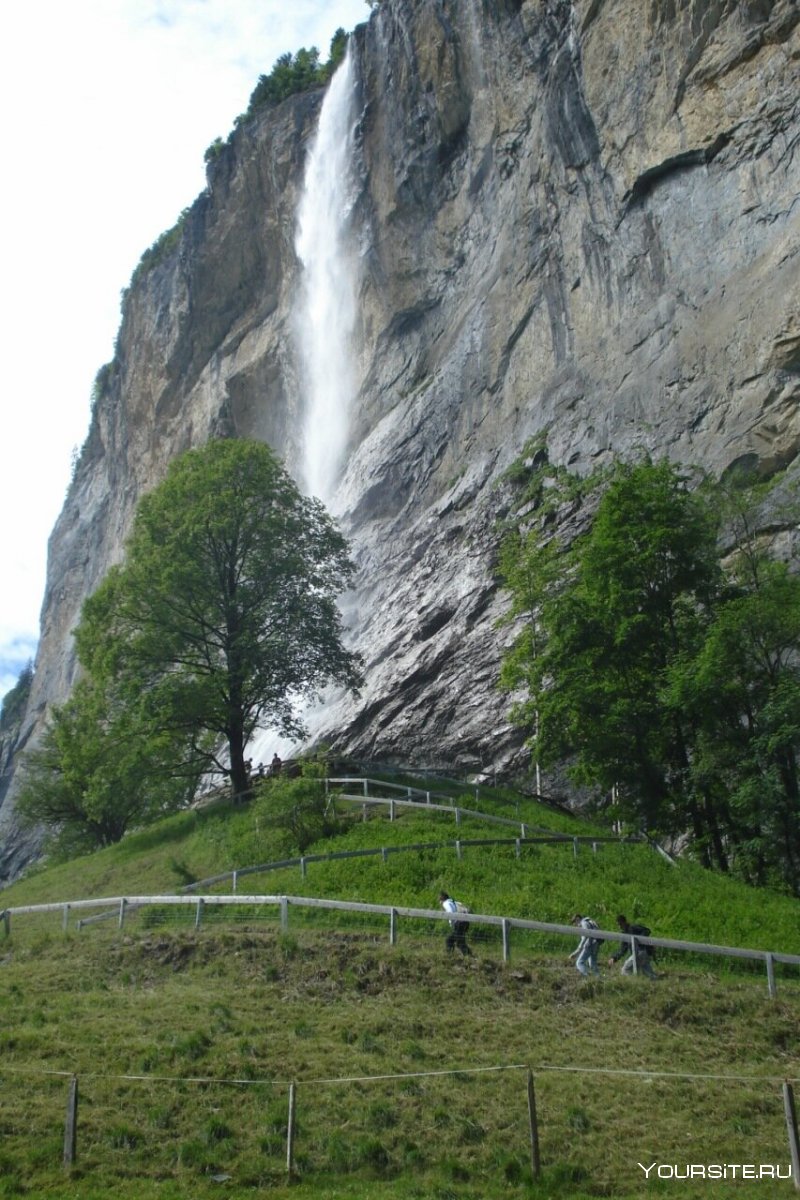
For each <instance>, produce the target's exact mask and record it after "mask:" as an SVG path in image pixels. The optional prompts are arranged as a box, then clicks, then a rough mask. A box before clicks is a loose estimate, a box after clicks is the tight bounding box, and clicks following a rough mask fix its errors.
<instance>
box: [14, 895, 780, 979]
mask: <svg viewBox="0 0 800 1200" xmlns="http://www.w3.org/2000/svg"><path fill="white" fill-rule="evenodd" d="M230 905H233V906H239V907H250V908H255V907H262V906H273V907H278V908H279V909H280V920H281V928H282V929H284V930H287V929H288V927H289V909H290V908H291V907H294V908H310V909H324V910H328V911H334V912H352V913H362V914H369V915H371V916H379V917H386V918H388V921H389V941H390V943H391V945H395V944H396V943H397V938H398V926H399V922H400V919H401V918H407V919H412V920H425V921H450V920H452V914H451V913H445V912H442V911H440V910H439V909H430V908H407V907H404V906H400V905H398V906H392V905H386V904H361V903H357V902H356V901H352V900H326V899H322V898H320V897H317V896H263V895H255V896H243V895H231V896H226V895H214V894H207V895H203V896H184V895H175V894H170V895H166V896H115V897H111V898H109V897H102V898H97V899H91V900H71V901H68V902H57V903H50V904H28V905H22V906H20V907H16V908H7V909H5V910H4V911H3V912H2V913H0V920H2V922H3V925H4V927H5V932H6V935H9V934H10V932H11V920H12V917H16V916H23V915H25V914H31V913H49V912H52V913H58V914H60V915H61V918H62V927H63V928H64V930H66V929H67V928H68V923H69V917H70V914H71V913H73V912H83V911H87V910H91V909H93V908H109V907H112V906H113V907H114V909H115V911H116V914H117V921H118V925H119V928H120V929H121V928H122V927H123V925H124V922H125V916H126V913H127V911H128V910H129V909H133V908H137V909H139V908H145V907H172V906H179V907H186V906H189V907H193V908H194V911H195V926H196V927H197V928H199V927H200V925H201V924H202V921H203V914H204V910H205V909H206V907H209V906H222V907H224V906H230ZM458 919H459V921H466V922H468V923H469V924H470V925H478V926H481V925H482V926H488V927H490V928H496V929H499V930H500V931H501V935H502V943H503V961H504V962H508V960H509V958H510V954H511V931H512V930H513V929H519V930H528V931H533V932H536V933H544V934H550V935H554V936H558V937H563V936H570V937H573V938H574V937H576V935H577V931H576V929H575V927H574V926H572V925H556V924H553V923H551V922H547V921H529V920H525V919H524V918H522V917H500V916H495V915H493V914H489V913H459V917H458ZM80 927H81V921H80V920H79V922H78V928H80ZM592 937H593V938H597V939H598V940H600V941H614V942H620V943H621V942H626V943H627V944H628V945H630V947H631V953H632V954H633V959H634V971H635V969H636V951H637V948H638V947H640V946H652V947H656V948H660V949H663V950H677V951H682V952H686V953H689V954H713V955H718V956H720V957H722V958H734V959H747V960H750V961H753V962H762V963H764V966H765V968H766V973H767V987H768V990H769V994H770V996H771V997H774V996H775V995H776V994H777V987H776V982H775V964H776V963H784V964H787V965H789V966H800V954H784V953H781V952H780V951H775V950H752V949H745V948H743V947H738V946H716V945H712V944H709V943H704V942H683V941H676V940H674V939H672V938H657V937H638V936H636V935H634V934H626V933H621V932H620V931H619V930H617V931H615V932H611V931H609V930H602V929H596V930H595V929H593V930H592Z"/></svg>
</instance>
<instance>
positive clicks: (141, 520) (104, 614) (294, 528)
mask: <svg viewBox="0 0 800 1200" xmlns="http://www.w3.org/2000/svg"><path fill="white" fill-rule="evenodd" d="M351 573H352V564H351V563H350V559H349V557H348V552H347V545H346V542H345V540H344V538H343V537H342V535H341V534H340V533H339V531H338V530H337V528H336V526H335V525H334V523H333V521H332V520H331V518H330V517H329V515H328V514H327V513H326V511H325V509H324V507H323V506H322V504H321V503H320V502H319V501H318V500H314V499H307V498H306V497H304V496H302V495H301V494H300V492H299V491H298V489H297V487H296V486H295V484H294V483H293V482H292V480H291V478H290V476H289V475H288V474H287V472H286V470H285V469H284V467H283V466H282V464H281V463H280V462H279V461H278V459H277V458H276V457H275V455H274V454H273V453H272V451H271V450H270V449H269V448H268V447H267V446H265V445H263V444H261V443H257V442H248V441H237V440H222V441H212V442H210V443H209V444H208V445H206V446H204V447H203V448H202V449H198V450H191V451H189V452H188V453H186V454H184V455H182V456H181V457H180V458H178V459H176V460H174V461H173V463H172V464H171V466H170V468H169V470H168V472H167V476H166V478H165V479H164V481H163V482H162V483H161V484H160V485H159V486H158V487H156V488H155V489H154V490H153V491H152V492H150V493H149V494H148V495H146V496H145V497H143V499H142V500H141V502H140V504H139V507H138V509H137V512H136V516H135V518H134V523H133V528H132V531H131V535H130V537H129V539H128V542H127V545H126V554H125V558H124V561H123V562H122V564H120V565H118V566H116V567H113V568H112V569H111V570H110V571H109V573H108V575H107V576H106V578H105V579H104V580H103V582H102V583H101V585H100V587H99V588H98V589H97V591H96V592H95V593H94V594H93V595H92V596H91V597H89V599H88V600H87V601H86V602H85V604H84V607H83V610H82V614H81V620H80V623H79V626H78V628H77V630H76V631H75V638H76V645H77V650H78V657H79V661H80V664H81V667H82V668H83V677H82V679H81V681H80V682H79V684H78V685H77V687H76V688H75V689H74V691H73V694H72V696H71V697H70V698H69V700H68V701H67V703H66V704H64V705H62V706H61V707H58V708H56V709H55V710H54V711H53V712H52V713H51V716H50V722H49V725H48V727H47V730H46V732H45V734H44V737H43V738H42V740H41V742H40V744H39V746H38V748H37V749H34V750H31V751H30V752H29V753H28V754H27V755H26V760H27V771H26V784H25V787H24V792H23V796H22V799H21V809H22V811H23V813H24V814H26V815H27V817H28V818H29V819H30V820H31V821H36V822H44V823H45V824H48V825H50V826H52V827H55V828H56V829H60V830H61V832H62V837H61V841H62V843H64V844H65V845H66V846H67V848H68V849H69V848H76V847H79V846H80V847H83V846H86V845H106V844H108V843H109V842H113V841H117V840H118V839H119V838H120V837H122V835H123V834H124V833H125V832H126V830H127V829H129V828H130V827H131V826H132V825H134V824H141V823H145V822H147V821H148V820H152V819H154V818H155V817H156V816H159V815H162V814H163V813H165V812H168V811H170V810H173V809H175V808H176V807H178V806H180V805H181V804H183V803H185V802H186V800H187V798H188V797H189V796H190V795H191V794H192V792H193V790H194V789H195V787H196V784H197V782H198V780H199V777H200V775H201V774H202V773H206V772H220V773H222V774H223V775H225V776H227V777H228V778H229V779H230V781H231V784H232V787H233V790H234V793H235V794H237V795H242V794H244V793H246V792H247V791H248V789H249V777H248V769H247V764H246V760H245V752H246V749H247V744H248V741H249V740H250V739H251V737H252V736H253V734H254V733H255V731H256V729H257V728H259V727H272V728H273V729H275V730H277V731H279V732H280V733H282V734H286V735H295V736H301V735H302V733H303V732H304V729H303V722H302V719H301V717H300V715H299V707H300V705H301V703H302V702H303V701H307V700H310V699H311V698H313V697H314V696H316V695H317V694H318V693H319V692H320V690H321V689H322V688H324V687H325V686H326V685H328V684H338V685H341V686H343V687H346V688H351V689H356V688H357V687H358V686H359V684H360V669H359V660H358V656H357V655H355V654H353V653H352V652H350V651H349V650H347V649H346V648H345V646H344V642H343V628H342V621H341V617H340V613H339V609H338V607H337V597H338V595H339V594H340V593H341V591H342V590H343V589H344V588H345V587H346V586H347V585H348V583H349V581H350V578H351Z"/></svg>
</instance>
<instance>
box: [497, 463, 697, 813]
mask: <svg viewBox="0 0 800 1200" xmlns="http://www.w3.org/2000/svg"><path fill="white" fill-rule="evenodd" d="M527 557H528V560H529V564H530V565H531V566H532V567H533V568H534V570H536V571H541V578H542V579H543V580H544V582H545V587H544V588H543V589H541V595H539V597H538V603H537V609H536V612H535V618H536V621H537V623H538V625H539V635H538V639H537V654H536V657H535V659H533V658H531V657H530V656H528V661H527V669H528V678H527V680H526V681H525V682H526V685H527V688H528V691H529V695H530V697H531V701H530V702H532V703H535V707H536V711H537V714H538V737H537V746H538V752H539V754H540V756H541V758H542V760H543V761H545V762H546V761H550V762H552V761H554V760H556V759H558V758H561V757H569V756H572V757H573V759H574V764H575V765H574V768H573V773H574V774H575V776H576V777H577V778H578V779H579V780H580V781H581V782H584V783H589V784H595V785H600V787H602V788H603V789H605V790H610V789H611V788H614V789H615V790H616V791H617V794H618V795H619V797H620V800H621V802H622V804H623V807H624V808H625V809H626V810H627V812H628V815H630V816H633V817H635V818H636V819H637V820H639V821H643V822H645V823H647V824H651V825H652V824H659V823H661V822H662V821H663V819H664V817H665V816H666V815H667V814H668V813H671V812H672V811H673V810H675V809H683V807H684V802H685V793H684V789H683V781H684V777H685V772H686V768H687V765H688V757H687V731H686V729H685V728H684V723H683V722H682V720H681V718H680V714H679V713H677V712H675V711H674V710H672V709H671V708H670V707H669V706H668V705H666V704H665V703H664V699H663V689H664V685H665V680H666V674H667V671H668V668H669V665H670V663H671V662H672V661H673V659H674V658H675V657H676V656H677V655H678V654H679V653H680V652H681V650H682V649H683V648H684V647H685V645H686V644H687V641H688V642H692V640H693V639H695V638H696V637H697V636H698V626H699V625H700V624H701V623H702V620H703V612H704V608H705V606H706V605H707V603H708V601H709V599H710V596H711V594H712V592H713V589H714V586H715V580H716V554H715V544H714V528H713V523H712V522H711V521H710V520H709V518H708V515H707V512H706V510H705V508H704V506H702V505H701V504H700V502H699V501H697V500H696V499H695V497H693V496H692V494H691V493H690V492H689V490H688V489H687V487H686V486H685V481H684V480H683V479H682V477H681V476H680V475H679V473H678V472H677V471H676V470H675V469H674V468H672V467H671V466H670V465H669V464H667V463H659V464H651V463H649V462H648V463H641V464H637V465H635V466H620V467H619V469H618V470H617V473H616V476H615V478H614V479H613V480H612V482H611V483H610V485H609V486H608V488H607V490H606V491H605V494H604V495H603V498H602V499H601V501H600V504H599V507H598V510H597V513H596V516H595V519H594V521H593V523H592V525H591V528H590V530H589V532H588V533H587V534H585V535H584V536H583V537H581V538H579V539H577V540H576V542H575V543H574V544H573V546H572V547H571V548H570V549H569V550H568V551H564V553H563V555H562V563H561V572H560V577H559V578H558V580H557V581H555V582H554V581H553V566H554V557H553V552H552V549H551V550H550V552H549V553H547V554H545V552H544V551H543V550H542V549H541V548H540V547H539V546H538V545H537V544H536V543H535V542H534V544H533V545H532V546H530V547H529V548H528V551H527ZM506 579H507V581H508V582H509V583H510V585H511V586H512V587H514V588H516V589H517V590H519V585H520V580H524V579H525V572H523V571H522V570H520V568H517V570H516V572H515V573H508V572H507V574H506ZM527 586H528V588H529V590H530V591H531V596H532V600H533V601H537V594H536V591H535V589H531V584H530V581H529V582H528V585H527ZM520 638H521V640H519V641H518V643H517V645H516V646H515V647H514V649H513V650H512V655H517V656H518V655H519V651H520V649H522V651H523V661H524V660H525V656H526V641H529V640H530V639H531V633H530V624H529V625H528V626H527V627H526V628H523V630H522V632H521V635H520ZM507 682H510V683H513V682H514V680H513V678H512V679H510V680H507ZM521 712H522V715H523V717H524V715H525V710H524V708H523V709H522V710H521ZM694 817H695V821H696V823H697V820H696V814H694Z"/></svg>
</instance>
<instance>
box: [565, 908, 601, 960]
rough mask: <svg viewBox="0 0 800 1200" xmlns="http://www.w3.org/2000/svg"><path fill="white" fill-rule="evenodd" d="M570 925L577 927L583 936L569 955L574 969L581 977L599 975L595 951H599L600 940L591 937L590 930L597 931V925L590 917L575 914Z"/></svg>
mask: <svg viewBox="0 0 800 1200" xmlns="http://www.w3.org/2000/svg"><path fill="white" fill-rule="evenodd" d="M570 924H572V925H577V926H578V927H579V928H580V930H581V933H582V934H583V936H582V938H581V940H580V941H579V942H578V944H577V946H576V947H575V949H574V950H573V951H572V954H570V958H574V959H575V969H576V970H578V971H580V973H581V975H599V974H600V968H599V967H598V965H597V951H598V950H599V949H600V942H601V941H602V939H601V938H593V937H591V930H592V929H599V925H598V924H597V922H596V921H593V920H592V918H591V917H585V916H583V915H582V914H581V913H575V916H574V917H573V918H572V921H571V922H570Z"/></svg>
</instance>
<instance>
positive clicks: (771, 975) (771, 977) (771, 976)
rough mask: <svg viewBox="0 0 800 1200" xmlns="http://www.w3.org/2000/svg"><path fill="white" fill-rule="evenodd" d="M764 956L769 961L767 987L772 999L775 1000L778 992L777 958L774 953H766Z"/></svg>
mask: <svg viewBox="0 0 800 1200" xmlns="http://www.w3.org/2000/svg"><path fill="white" fill-rule="evenodd" d="M764 957H765V959H766V963H767V988H768V990H769V995H770V999H771V1000H774V999H775V997H776V996H777V994H778V989H777V988H776V987H775V958H774V956H773V955H772V954H765V955H764Z"/></svg>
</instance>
